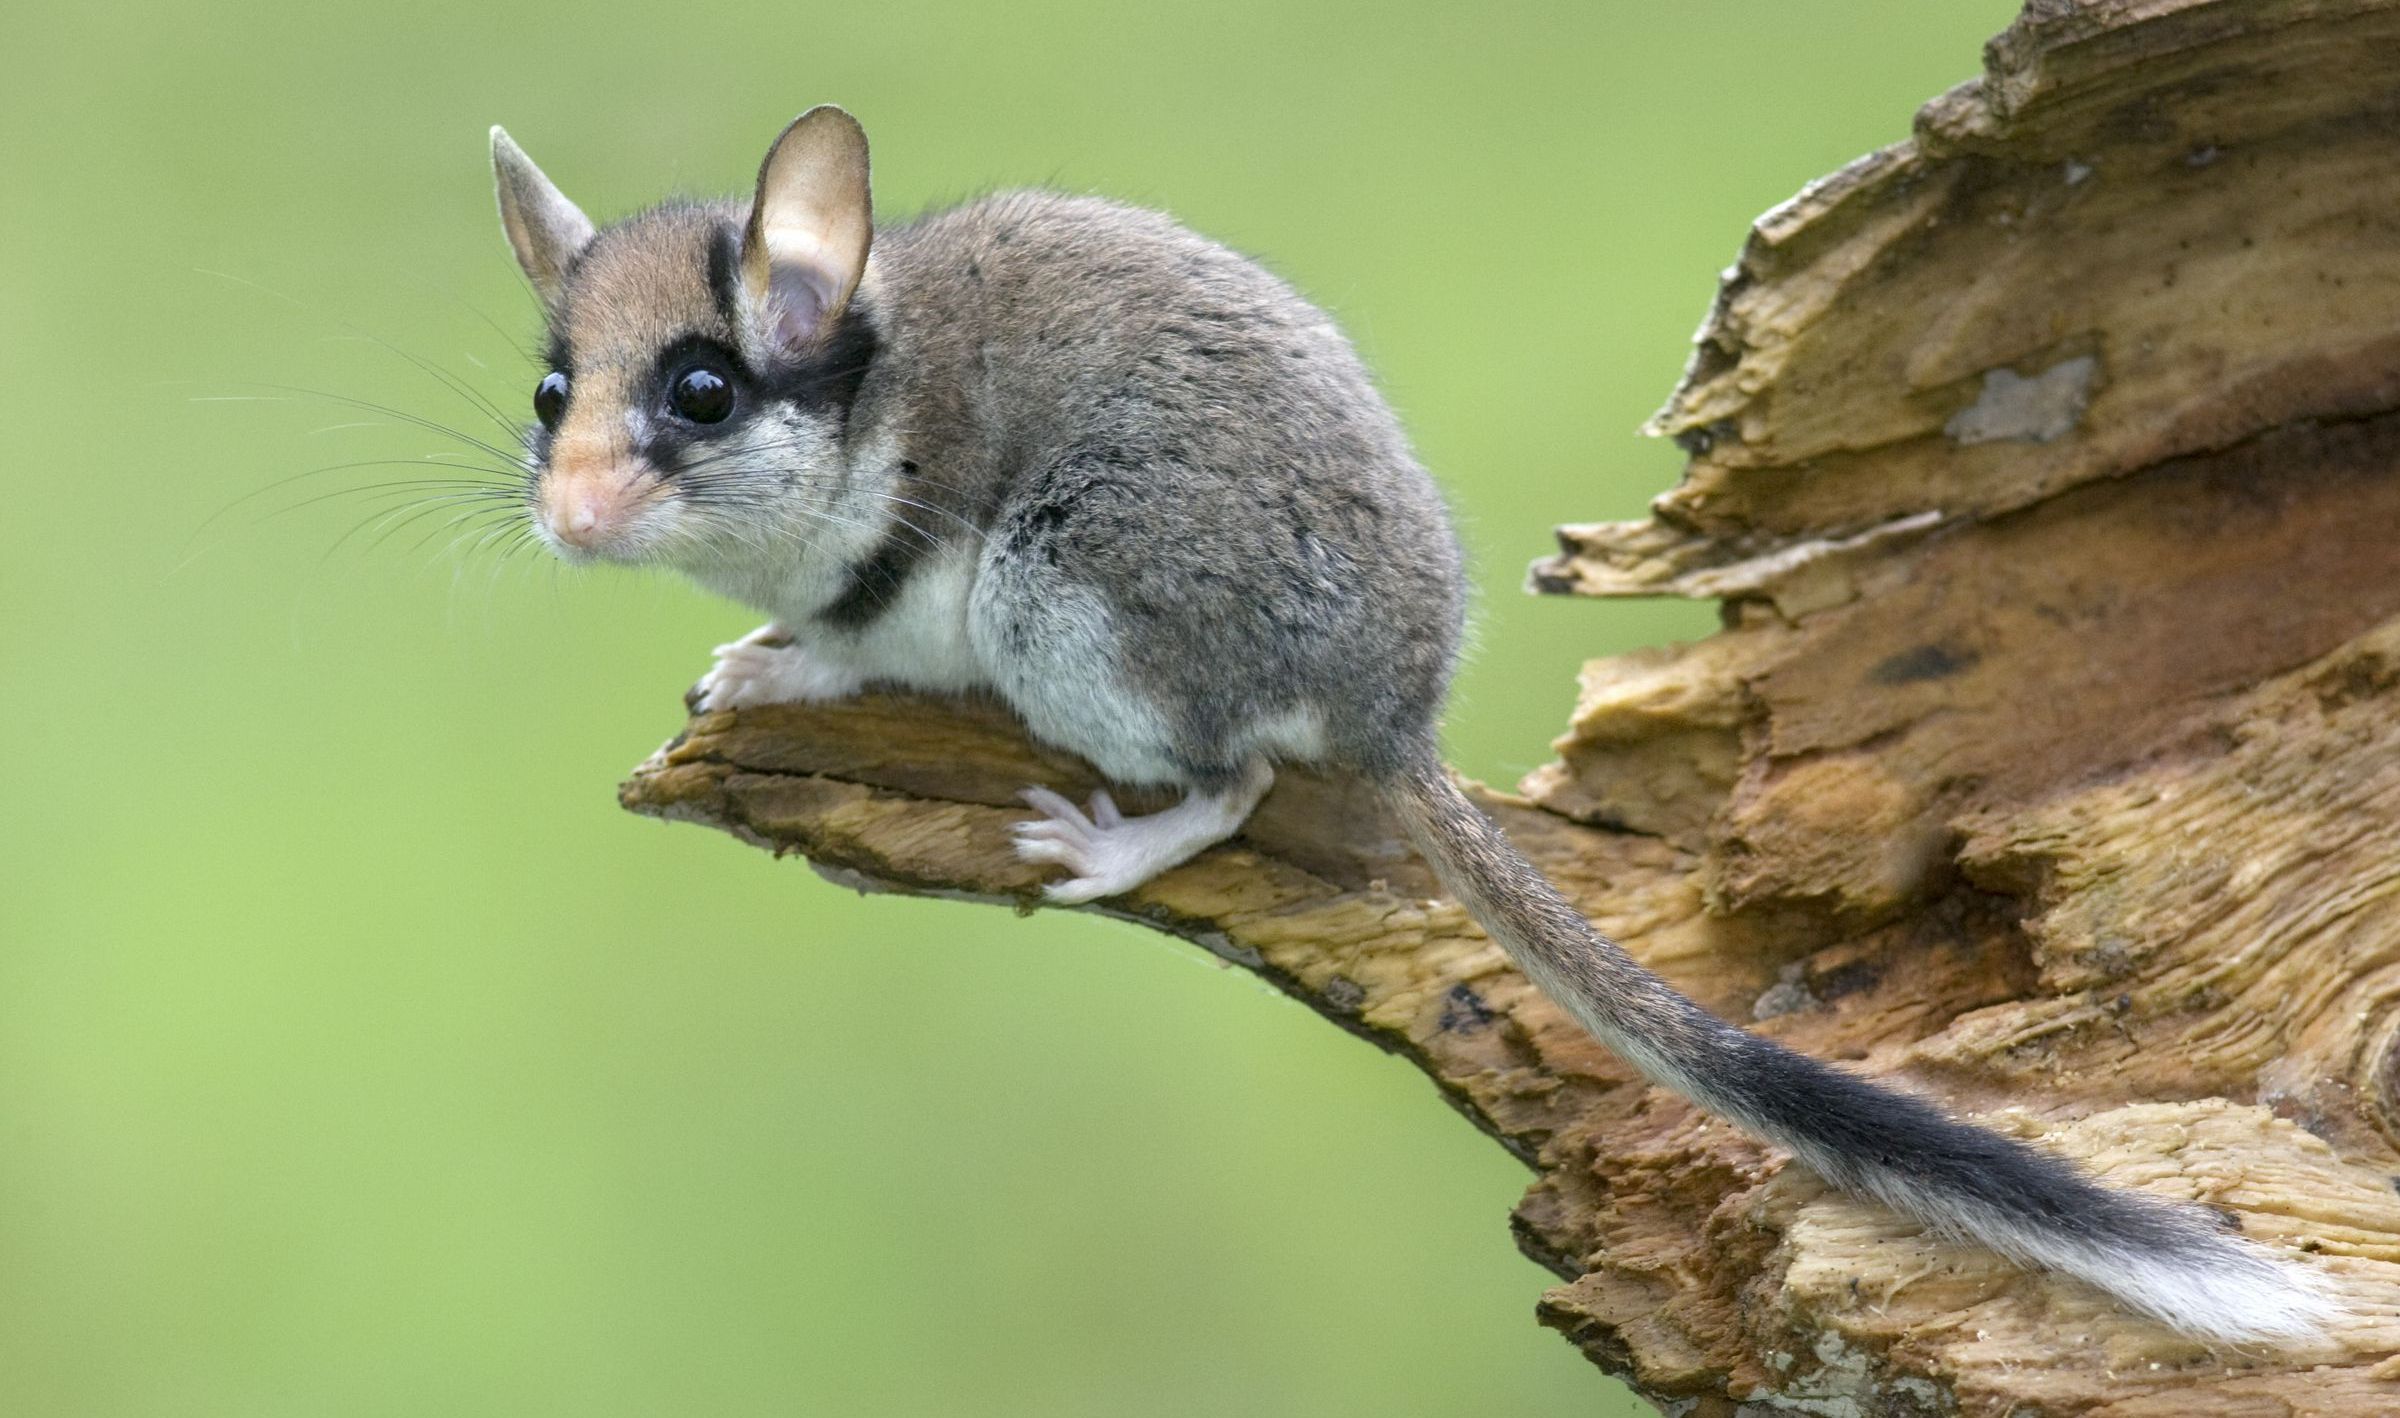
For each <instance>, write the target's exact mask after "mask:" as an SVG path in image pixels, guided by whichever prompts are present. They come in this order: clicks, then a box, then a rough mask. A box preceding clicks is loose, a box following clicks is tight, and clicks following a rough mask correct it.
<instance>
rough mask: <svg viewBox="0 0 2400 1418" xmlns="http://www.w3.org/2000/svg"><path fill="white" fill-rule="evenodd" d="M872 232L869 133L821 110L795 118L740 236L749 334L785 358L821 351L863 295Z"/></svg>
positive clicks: (773, 153)
mask: <svg viewBox="0 0 2400 1418" xmlns="http://www.w3.org/2000/svg"><path fill="white" fill-rule="evenodd" d="M874 234H875V212H874V206H873V203H872V200H871V199H870V198H869V196H868V192H867V135H866V131H865V130H864V129H862V128H860V127H859V126H858V120H857V119H855V118H852V117H851V116H850V115H849V114H848V113H846V112H844V111H843V110H841V109H839V108H837V107H835V106H834V105H832V104H829V103H828V104H820V105H819V106H817V107H815V108H812V109H810V110H809V111H808V112H806V113H803V114H801V115H800V116H799V117H798V118H795V119H793V120H792V122H791V126H789V127H787V128H785V129H784V130H783V132H782V133H781V134H780V135H779V136H778V137H777V138H776V139H775V146H774V147H772V148H769V149H768V150H767V160H766V162H764V163H763V164H761V165H760V166H759V170H758V196H757V198H756V200H754V201H753V202H752V203H751V205H750V224H749V226H748V228H747V229H746V230H744V232H743V233H742V291H743V296H744V299H745V302H746V303H747V304H748V306H749V316H750V321H749V323H750V327H751V328H750V330H749V331H748V332H746V334H747V336H748V338H751V339H755V340H758V341H760V342H762V343H763V344H764V345H765V346H766V347H767V349H768V351H770V352H772V353H774V354H777V355H782V356H785V357H790V356H793V355H799V354H803V353H806V352H807V351H808V350H810V349H812V348H814V347H815V346H816V345H817V344H818V343H819V342H821V341H822V340H823V339H824V338H825V337H826V336H827V335H828V334H830V333H832V331H833V327H834V323H835V322H836V321H838V320H840V319H841V318H842V312H843V311H844V310H845V309H847V308H848V307H849V305H850V297H851V296H852V295H853V294H854V293H856V291H857V290H858V282H859V278H860V277H861V276H863V275H865V274H866V269H867V247H868V245H869V244H870V243H871V242H872V241H873V240H874Z"/></svg>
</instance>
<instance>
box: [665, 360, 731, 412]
mask: <svg viewBox="0 0 2400 1418" xmlns="http://www.w3.org/2000/svg"><path fill="white" fill-rule="evenodd" d="M667 403H668V404H669V405H670V406H671V407H672V408H673V409H674V410H675V412H677V413H679V414H681V415H683V416H684V417H685V418H687V419H690V420H691V421H692V422H694V423H721V422H723V421H724V419H725V416H726V415H727V414H729V413H732V412H733V386H732V385H731V384H728V383H726V382H725V376H723V375H721V374H719V373H717V372H716V371H715V370H713V369H687V370H685V371H684V372H683V373H681V374H678V375H676V376H675V383H674V386H673V387H672V388H670V389H668V390H667Z"/></svg>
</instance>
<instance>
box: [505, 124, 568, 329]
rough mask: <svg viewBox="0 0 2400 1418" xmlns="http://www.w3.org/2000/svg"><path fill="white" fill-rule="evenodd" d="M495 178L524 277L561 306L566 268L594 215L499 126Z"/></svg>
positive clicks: (547, 299) (548, 300)
mask: <svg viewBox="0 0 2400 1418" xmlns="http://www.w3.org/2000/svg"><path fill="white" fill-rule="evenodd" d="M492 182H493V185H494V186H496V187H497V188H499V190H500V225H501V226H502V227H503V228H505V229H506V230H507V232H508V244H509V245H510V246H511V247H514V248H515V249H516V253H517V264H518V265H520V266H522V267H524V268H525V279H527V280H529V281H531V282H533V288H534V289H535V290H536V291H538V292H540V293H541V297H542V304H544V305H552V306H554V305H556V304H558V295H559V291H560V290H561V289H563V288H564V287H565V285H566V281H567V268H568V267H569V266H571V265H573V264H574V262H575V257H576V255H577V254H578V253H580V252H581V251H582V250H583V248H584V245H585V243H587V242H589V241H590V240H591V239H592V219H591V218H590V217H587V216H585V215H584V214H583V209H582V208H580V207H578V206H576V205H575V204H574V203H573V202H570V201H568V200H567V196H566V194H565V193H563V192H561V191H559V190H558V188H557V186H556V185H555V184H553V183H552V182H551V181H550V179H549V178H547V177H544V176H542V170H541V169H540V168H538V167H535V166H534V165H533V159H531V158H529V157H527V156H525V150H524V149H523V148H520V147H518V146H517V145H516V143H515V142H514V141H512V140H511V139H510V138H509V136H508V134H507V133H506V132H505V131H503V130H501V129H500V128H497V127H495V128H493V129H492Z"/></svg>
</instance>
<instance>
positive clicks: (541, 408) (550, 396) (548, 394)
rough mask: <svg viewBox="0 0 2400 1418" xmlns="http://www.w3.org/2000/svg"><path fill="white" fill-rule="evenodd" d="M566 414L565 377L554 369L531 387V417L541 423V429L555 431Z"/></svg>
mask: <svg viewBox="0 0 2400 1418" xmlns="http://www.w3.org/2000/svg"><path fill="white" fill-rule="evenodd" d="M566 412H567V376H566V375H564V374H561V373H560V372H559V371H557V370H555V369H554V370H551V371H550V372H549V373H548V374H545V375H543V376H542V382H541V383H539V384H536V385H534V386H533V416H534V417H535V418H538V419H540V420H541V421H542V427H544V428H547V429H552V430H555V429H557V427H558V421H559V420H560V419H561V418H564V417H565V416H566Z"/></svg>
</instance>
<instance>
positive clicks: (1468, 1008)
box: [1441, 985, 1499, 1034]
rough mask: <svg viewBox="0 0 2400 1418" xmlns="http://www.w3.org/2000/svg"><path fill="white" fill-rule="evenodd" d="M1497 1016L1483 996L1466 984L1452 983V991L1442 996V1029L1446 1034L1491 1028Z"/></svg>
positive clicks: (1467, 1032) (1470, 1032) (1468, 1032)
mask: <svg viewBox="0 0 2400 1418" xmlns="http://www.w3.org/2000/svg"><path fill="white" fill-rule="evenodd" d="M1497 1018H1499V1016H1498V1015H1496V1014H1494V1013H1493V1012H1492V1009H1491V1006H1489V1005H1487V1004H1485V1003H1484V1002H1483V997H1482V996H1481V995H1478V994H1476V993H1475V991H1473V990H1472V989H1469V988H1468V987H1467V986H1465V985H1452V986H1451V987H1450V993H1448V994H1446V995H1444V996H1442V1018H1441V1029H1442V1032H1443V1033H1445V1034H1472V1033H1474V1032H1475V1031H1476V1030H1478V1029H1486V1028H1489V1027H1490V1026H1491V1022H1492V1021H1493V1020H1495V1019H1497Z"/></svg>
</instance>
